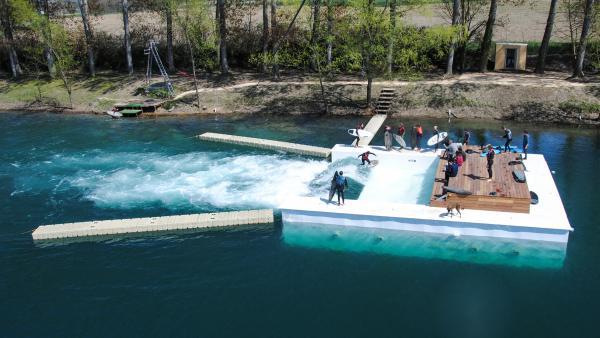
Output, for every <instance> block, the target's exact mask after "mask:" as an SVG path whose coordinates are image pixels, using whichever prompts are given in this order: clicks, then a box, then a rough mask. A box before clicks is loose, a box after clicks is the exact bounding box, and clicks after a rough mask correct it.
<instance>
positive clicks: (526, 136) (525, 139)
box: [523, 129, 529, 160]
mask: <svg viewBox="0 0 600 338" xmlns="http://www.w3.org/2000/svg"><path fill="white" fill-rule="evenodd" d="M528 148H529V132H528V131H527V129H525V130H523V154H525V157H523V159H524V160H526V159H527V149H528Z"/></svg>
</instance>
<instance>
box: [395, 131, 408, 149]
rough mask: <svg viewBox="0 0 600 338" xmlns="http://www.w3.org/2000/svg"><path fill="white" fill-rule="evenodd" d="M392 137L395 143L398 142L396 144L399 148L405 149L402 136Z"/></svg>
mask: <svg viewBox="0 0 600 338" xmlns="http://www.w3.org/2000/svg"><path fill="white" fill-rule="evenodd" d="M393 136H394V140H396V142H398V144H399V145H400V147H402V148H406V142H404V139H403V138H402V136H400V135H395V134H394V135H393Z"/></svg>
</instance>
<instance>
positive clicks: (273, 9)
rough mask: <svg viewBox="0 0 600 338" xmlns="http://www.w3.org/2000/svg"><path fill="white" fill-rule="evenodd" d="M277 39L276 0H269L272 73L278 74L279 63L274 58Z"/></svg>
mask: <svg viewBox="0 0 600 338" xmlns="http://www.w3.org/2000/svg"><path fill="white" fill-rule="evenodd" d="M276 40H277V0H271V48H272V49H271V55H272V56H273V60H272V61H271V62H272V63H273V73H274V74H275V75H276V76H279V65H277V64H276V63H277V60H276V59H275V53H276V52H277V50H276V48H275V45H276V42H275V41H276Z"/></svg>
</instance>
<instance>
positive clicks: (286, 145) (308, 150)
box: [197, 133, 331, 158]
mask: <svg viewBox="0 0 600 338" xmlns="http://www.w3.org/2000/svg"><path fill="white" fill-rule="evenodd" d="M197 137H198V138H199V139H201V140H204V141H211V142H223V143H230V144H238V145H243V146H250V147H255V148H261V149H270V150H281V151H285V152H288V153H295V154H300V155H308V156H315V157H324V158H329V156H331V149H329V148H323V147H315V146H308V145H304V144H298V143H290V142H282V141H272V140H265V139H261V138H254V137H246V136H236V135H228V134H219V133H204V134H202V135H198V136H197Z"/></svg>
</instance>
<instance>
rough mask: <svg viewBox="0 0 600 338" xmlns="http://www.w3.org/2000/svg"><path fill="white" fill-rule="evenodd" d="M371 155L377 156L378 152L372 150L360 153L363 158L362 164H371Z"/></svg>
mask: <svg viewBox="0 0 600 338" xmlns="http://www.w3.org/2000/svg"><path fill="white" fill-rule="evenodd" d="M369 155H375V156H377V154H374V153H372V152H370V151H366V152H364V153H362V154H360V155H358V157H360V159H361V160H362V165H365V162H367V163H369V164H371V160H369Z"/></svg>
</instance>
